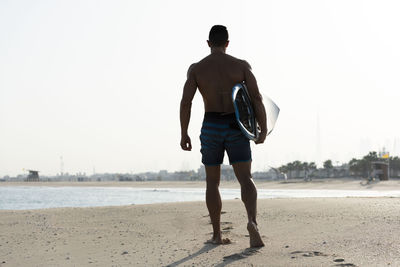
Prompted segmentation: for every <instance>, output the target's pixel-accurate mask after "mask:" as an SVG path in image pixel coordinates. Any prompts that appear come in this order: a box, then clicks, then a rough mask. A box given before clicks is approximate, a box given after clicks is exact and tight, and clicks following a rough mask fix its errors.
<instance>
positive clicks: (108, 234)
mask: <svg viewBox="0 0 400 267" xmlns="http://www.w3.org/2000/svg"><path fill="white" fill-rule="evenodd" d="M399 206H400V199H399V198H311V199H265V200H260V201H259V204H258V223H259V228H260V231H261V234H262V236H263V240H264V242H265V244H266V246H265V247H263V248H261V249H250V248H249V238H248V236H247V235H248V233H247V230H246V225H247V221H246V213H245V209H244V206H243V204H242V202H241V201H240V200H230V201H224V202H223V214H222V220H221V221H222V229H223V237H227V238H229V239H230V240H232V241H233V243H232V244H229V245H223V246H215V245H211V244H204V241H206V240H207V239H209V238H210V237H211V225H210V221H209V218H208V212H207V209H206V206H205V203H203V202H186V203H172V204H151V205H131V206H123V207H100V208H99V207H97V208H58V209H45V210H31V211H0V218H1V220H0V266H2V267H3V266H178V265H179V266H228V265H229V266H400V253H399V251H400V242H398V237H399V236H400V223H399V221H400V211H399Z"/></svg>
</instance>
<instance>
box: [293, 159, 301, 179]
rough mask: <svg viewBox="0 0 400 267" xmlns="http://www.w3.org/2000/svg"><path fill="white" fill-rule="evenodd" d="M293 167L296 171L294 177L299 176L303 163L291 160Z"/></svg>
mask: <svg viewBox="0 0 400 267" xmlns="http://www.w3.org/2000/svg"><path fill="white" fill-rule="evenodd" d="M293 168H294V170H295V171H296V177H299V176H300V172H301V171H302V170H303V164H302V163H301V161H299V160H296V161H293Z"/></svg>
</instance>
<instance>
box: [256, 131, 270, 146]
mask: <svg viewBox="0 0 400 267" xmlns="http://www.w3.org/2000/svg"><path fill="white" fill-rule="evenodd" d="M266 137H267V131H264V132H261V133H260V135H259V136H258V138H257V140H256V141H255V143H256V144H262V143H264V141H265V138H266Z"/></svg>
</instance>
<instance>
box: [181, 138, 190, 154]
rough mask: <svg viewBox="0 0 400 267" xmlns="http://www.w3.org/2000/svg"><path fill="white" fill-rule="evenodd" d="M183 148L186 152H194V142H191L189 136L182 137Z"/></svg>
mask: <svg viewBox="0 0 400 267" xmlns="http://www.w3.org/2000/svg"><path fill="white" fill-rule="evenodd" d="M181 148H182V149H183V150H186V151H191V150H192V142H191V141H190V137H189V135H187V134H184V135H182V137H181Z"/></svg>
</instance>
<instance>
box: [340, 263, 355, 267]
mask: <svg viewBox="0 0 400 267" xmlns="http://www.w3.org/2000/svg"><path fill="white" fill-rule="evenodd" d="M335 266H341V267H356V266H357V265H354V264H353V263H339V264H335Z"/></svg>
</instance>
